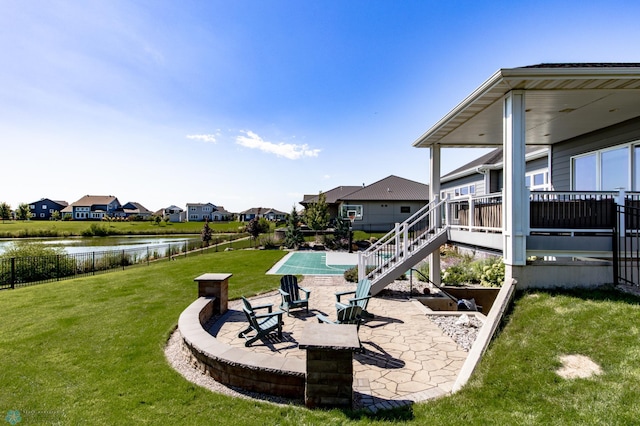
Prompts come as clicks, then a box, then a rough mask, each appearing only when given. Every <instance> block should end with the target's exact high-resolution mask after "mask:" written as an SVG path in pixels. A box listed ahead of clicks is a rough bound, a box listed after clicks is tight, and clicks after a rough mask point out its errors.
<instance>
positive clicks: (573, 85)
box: [359, 63, 640, 294]
mask: <svg viewBox="0 0 640 426" xmlns="http://www.w3.org/2000/svg"><path fill="white" fill-rule="evenodd" d="M413 146H414V147H416V148H427V149H428V152H429V157H430V167H429V172H430V190H431V195H432V196H434V195H439V194H440V192H441V191H442V190H443V185H442V179H441V174H440V170H441V164H440V158H441V152H440V151H441V149H442V148H443V147H446V148H467V147H484V148H487V147H494V148H500V147H501V148H502V151H503V160H502V164H503V165H502V169H503V171H504V172H503V176H502V181H503V185H502V190H501V191H499V192H495V193H494V192H492V191H493V189H491V188H490V190H489V191H490V194H489V195H491V196H492V201H491V202H488V203H487V202H486V201H485V200H484V199H482V197H484V198H487V197H486V196H484V195H483V196H482V197H471V198H469V199H468V200H443V201H439V202H437V203H433V204H432V205H430V206H429V207H428V209H425V211H423V212H421V213H420V217H421V218H424V220H426V223H428V224H429V226H428V227H424V226H423V224H422V223H421V224H416V223H414V222H412V221H408V222H407V223H403V224H402V225H401V226H399V227H397V231H398V232H401V233H404V234H405V235H411V236H412V237H411V238H407V239H406V241H407V242H408V243H410V244H402V245H400V246H398V245H397V244H396V246H395V248H396V250H395V256H394V257H393V258H392V259H390V260H389V263H388V264H384V265H382V264H381V265H379V267H377V268H376V270H375V271H374V272H373V273H372V275H371V276H369V278H370V279H372V280H373V281H374V284H373V285H372V293H374V294H375V293H377V292H379V291H380V290H381V289H382V288H384V286H385V285H386V283H388V282H390V281H389V280H391V279H392V278H394V277H395V276H397V274H398V273H399V272H400V271H403V270H406V269H407V267H410V266H412V264H415V263H417V262H418V261H419V260H420V259H422V258H424V257H425V256H426V255H428V254H431V257H430V258H431V262H432V263H431V268H430V273H431V274H432V277H431V279H432V280H433V281H434V282H436V283H438V282H439V280H440V277H439V271H440V270H439V267H438V265H439V247H440V245H441V244H444V243H447V242H448V243H451V244H460V245H467V246H473V247H478V248H482V249H487V250H493V251H495V252H498V253H500V254H501V255H502V257H503V259H504V263H505V273H506V279H507V280H508V282H511V280H512V279H513V280H515V282H517V285H518V287H520V288H526V287H532V286H534V287H557V286H563V287H570V286H581V287H585V286H586V287H589V286H595V285H600V284H605V283H611V282H614V283H621V282H628V283H632V284H634V285H638V284H640V283H639V282H638V276H639V274H638V272H639V271H640V268H639V266H640V259H638V254H637V253H638V252H639V251H638V247H640V240H639V239H638V235H640V214H637V213H635V212H636V211H637V210H638V209H637V207H639V206H640V63H577V64H576V63H566V64H540V65H533V66H527V67H521V68H505V69H500V70H498V71H497V72H496V73H495V74H494V75H492V76H491V77H489V79H488V80H486V81H485V82H483V83H482V84H481V85H480V86H478V88H477V89H475V90H474V91H473V92H471V93H470V94H469V95H468V96H467V97H466V98H465V99H464V100H463V101H462V102H461V103H459V104H458V105H457V106H456V107H455V108H453V109H452V110H451V111H449V112H448V113H446V114H445V115H444V116H443V117H442V118H441V119H440V120H438V121H437V122H436V123H434V124H433V125H431V127H430V128H429V129H428V130H427V131H426V132H425V133H424V134H423V135H422V136H420V137H419V138H418V139H417V140H416V141H415V142H414V143H413ZM528 147H534V148H546V147H548V149H549V153H548V155H549V160H548V173H549V183H548V185H549V187H550V188H551V189H552V190H547V191H538V190H532V189H531V188H527V180H526V175H527V153H528V150H527V148H528ZM460 203H467V206H466V211H467V212H468V213H467V219H466V222H465V223H460V224H456V223H454V221H452V217H453V215H452V214H451V211H452V208H456V206H455V205H456V204H460ZM458 208H459V209H460V210H464V209H462V208H461V207H460V206H458ZM423 223H424V222H423ZM421 232H422V233H421ZM397 240H398V237H394V236H390V237H389V239H388V241H385V242H383V243H381V244H379V245H377V246H376V247H375V248H374V249H375V250H377V252H379V251H380V250H384V248H383V247H381V245H382V244H389V245H392V244H394V241H397ZM377 252H376V253H377ZM376 253H374V252H373V251H372V252H371V253H365V254H361V258H360V260H359V265H361V266H362V265H368V264H370V263H372V262H374V260H375V259H376V257H375V254H376ZM533 258H535V259H536V260H535V261H534V260H532V259H533ZM397 259H401V261H397ZM391 262H395V263H391ZM414 262H415V263H414ZM362 269H363V273H365V272H364V268H362ZM629 271H635V275H633V274H631V275H629V274H628V272H629ZM625 277H626V278H625ZM360 278H363V277H360Z"/></svg>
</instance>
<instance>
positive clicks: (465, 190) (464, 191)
mask: <svg viewBox="0 0 640 426" xmlns="http://www.w3.org/2000/svg"><path fill="white" fill-rule="evenodd" d="M452 192H453V195H454V196H455V197H460V196H463V195H469V194H471V195H475V193H476V185H475V184H473V183H472V184H471V185H463V186H459V187H457V188H453V191H452Z"/></svg>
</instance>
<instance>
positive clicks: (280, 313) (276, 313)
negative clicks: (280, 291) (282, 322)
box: [255, 310, 284, 318]
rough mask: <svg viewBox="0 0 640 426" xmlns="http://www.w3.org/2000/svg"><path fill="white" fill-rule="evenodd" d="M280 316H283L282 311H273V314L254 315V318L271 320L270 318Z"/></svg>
mask: <svg viewBox="0 0 640 426" xmlns="http://www.w3.org/2000/svg"><path fill="white" fill-rule="evenodd" d="M282 314H284V311H279V310H278V311H275V312H269V313H268V314H255V317H256V318H271V317H275V316H278V317H281V316H282Z"/></svg>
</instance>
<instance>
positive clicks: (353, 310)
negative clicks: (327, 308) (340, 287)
mask: <svg viewBox="0 0 640 426" xmlns="http://www.w3.org/2000/svg"><path fill="white" fill-rule="evenodd" d="M337 317H338V319H337V321H336V322H337V323H338V324H358V323H360V320H361V319H362V308H361V307H360V306H358V305H348V306H346V307H342V308H339V309H338V315H337Z"/></svg>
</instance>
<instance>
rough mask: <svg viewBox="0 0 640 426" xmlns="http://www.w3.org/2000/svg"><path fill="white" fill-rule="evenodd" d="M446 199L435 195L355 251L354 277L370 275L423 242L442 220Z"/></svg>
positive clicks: (406, 255) (444, 222) (363, 277)
mask: <svg viewBox="0 0 640 426" xmlns="http://www.w3.org/2000/svg"><path fill="white" fill-rule="evenodd" d="M445 206H446V202H445V201H438V199H437V197H436V199H435V200H434V201H432V202H430V203H429V204H427V205H426V206H424V207H423V208H421V209H420V210H418V211H417V212H416V213H415V214H413V215H412V216H411V217H410V218H409V219H407V220H406V221H404V222H402V223H396V225H395V227H394V229H393V230H391V231H390V232H388V233H387V234H386V235H385V236H383V237H382V238H380V239H379V240H378V241H377V242H376V243H375V244H373V245H372V246H370V247H369V248H368V249H367V250H365V251H364V252H360V253H358V279H359V280H362V279H365V278H369V279H372V278H374V277H376V276H377V275H379V274H380V273H381V272H382V271H383V270H385V269H387V268H388V267H390V266H392V265H393V264H395V263H397V262H398V261H400V260H402V259H406V258H407V257H408V255H409V254H410V252H412V251H415V250H416V249H418V248H420V247H422V246H423V245H424V244H427V243H428V242H429V240H430V237H431V236H432V235H434V234H436V231H437V230H439V229H441V228H443V226H445V225H444V224H446V220H445V216H446V209H445Z"/></svg>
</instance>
